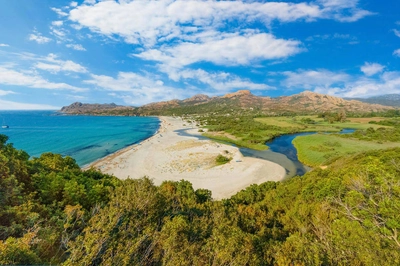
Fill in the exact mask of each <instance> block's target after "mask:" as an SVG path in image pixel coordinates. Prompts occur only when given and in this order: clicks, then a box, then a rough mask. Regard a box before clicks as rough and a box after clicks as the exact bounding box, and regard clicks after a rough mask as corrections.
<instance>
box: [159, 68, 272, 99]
mask: <svg viewBox="0 0 400 266" xmlns="http://www.w3.org/2000/svg"><path fill="white" fill-rule="evenodd" d="M161 71H164V72H166V73H168V76H169V78H170V79H172V80H174V81H179V80H181V79H184V80H195V81H198V82H201V83H203V84H207V85H209V86H210V88H211V89H212V90H214V91H218V92H217V93H218V94H221V93H222V92H224V93H226V92H230V91H232V90H238V89H248V90H269V89H274V88H273V87H271V86H268V85H266V84H257V83H253V82H251V81H249V80H243V79H241V78H240V77H238V76H236V75H232V74H230V73H226V72H214V73H210V72H207V71H204V70H202V69H197V70H192V69H185V70H177V69H171V68H168V67H167V68H166V69H161ZM208 93H209V94H210V92H208ZM211 94H213V93H212V91H211Z"/></svg>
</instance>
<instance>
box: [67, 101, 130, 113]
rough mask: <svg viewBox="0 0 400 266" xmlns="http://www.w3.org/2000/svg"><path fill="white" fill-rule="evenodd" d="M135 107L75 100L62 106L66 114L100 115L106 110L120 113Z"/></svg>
mask: <svg viewBox="0 0 400 266" xmlns="http://www.w3.org/2000/svg"><path fill="white" fill-rule="evenodd" d="M134 110H135V108H133V107H129V106H122V105H116V104H115V103H110V104H107V103H106V104H97V103H95V104H89V103H80V102H75V103H73V104H71V105H69V106H64V107H63V108H61V112H62V113H64V114H91V115H96V114H98V115H100V114H104V113H105V112H107V113H110V114H118V113H119V112H121V111H124V112H133V111H134Z"/></svg>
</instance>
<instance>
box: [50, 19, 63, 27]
mask: <svg viewBox="0 0 400 266" xmlns="http://www.w3.org/2000/svg"><path fill="white" fill-rule="evenodd" d="M63 24H64V22H63V21H62V20H56V21H52V22H51V25H53V26H57V27H60V26H62V25H63Z"/></svg>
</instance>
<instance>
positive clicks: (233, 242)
mask: <svg viewBox="0 0 400 266" xmlns="http://www.w3.org/2000/svg"><path fill="white" fill-rule="evenodd" d="M399 163H400V149H393V150H388V151H383V152H369V153H366V154H361V155H358V156H356V157H353V158H349V159H342V160H340V161H338V162H337V163H336V164H335V165H332V166H331V168H330V169H329V170H316V171H313V172H310V173H308V174H306V175H305V176H303V177H296V178H293V179H291V180H289V181H287V182H283V183H274V182H267V183H263V184H261V185H252V186H250V187H248V188H247V189H245V190H243V191H241V192H239V193H238V194H236V195H235V196H233V197H232V198H230V199H226V200H223V201H212V200H211V195H210V192H209V191H207V190H204V189H203V190H196V191H195V190H194V189H193V188H192V186H191V184H190V183H189V182H187V181H180V182H164V183H163V184H162V185H161V186H159V187H157V186H154V185H153V184H152V182H151V181H150V180H148V179H141V180H126V181H124V185H123V186H120V187H118V188H117V189H116V190H115V193H114V194H113V196H112V197H111V200H110V202H109V204H108V205H107V206H105V207H104V208H103V209H101V210H99V211H98V212H96V213H95V214H94V215H93V216H92V218H91V219H90V221H89V222H88V224H87V227H86V228H85V229H84V230H83V232H82V233H81V234H80V235H79V236H78V237H77V238H76V240H75V241H74V242H73V243H71V244H70V248H69V252H70V256H69V258H68V259H67V261H66V262H65V265H94V264H96V265H98V264H104V265H398V264H399V263H400V245H399V240H400V239H399V235H398V231H399V230H400V222H399V221H400V189H399V181H400V180H399V177H400V169H399V168H398V167H397V166H395V165H399ZM354 165H357V167H354ZM360 169H362V171H360ZM132 191H134V192H135V193H132Z"/></svg>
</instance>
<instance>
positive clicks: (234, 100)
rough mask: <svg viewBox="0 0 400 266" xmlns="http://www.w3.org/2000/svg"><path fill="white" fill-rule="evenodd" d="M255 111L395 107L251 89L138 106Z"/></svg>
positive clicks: (144, 109)
mask: <svg viewBox="0 0 400 266" xmlns="http://www.w3.org/2000/svg"><path fill="white" fill-rule="evenodd" d="M237 109H241V110H252V111H254V110H256V111H259V112H263V113H282V112H294V113H299V112H303V113H318V112H325V111H336V110H345V111H347V112H371V111H375V112H377V111H385V110H390V109H393V107H388V106H383V105H378V104H368V103H363V102H360V101H356V100H344V99H342V98H338V97H333V96H329V95H324V94H319V93H314V92H310V91H305V92H302V93H300V94H296V95H292V96H283V97H277V98H271V97H260V96H255V95H253V94H252V93H251V92H250V91H248V90H241V91H237V92H235V93H229V94H226V95H224V96H221V97H213V98H210V97H208V96H205V95H196V96H194V97H192V98H189V99H186V100H183V101H180V100H172V101H166V102H159V103H152V104H148V105H144V106H142V107H140V108H139V110H138V111H139V112H140V113H142V114H158V113H166V114H172V113H176V114H177V113H206V112H222V111H229V110H237Z"/></svg>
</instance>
